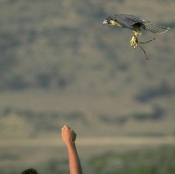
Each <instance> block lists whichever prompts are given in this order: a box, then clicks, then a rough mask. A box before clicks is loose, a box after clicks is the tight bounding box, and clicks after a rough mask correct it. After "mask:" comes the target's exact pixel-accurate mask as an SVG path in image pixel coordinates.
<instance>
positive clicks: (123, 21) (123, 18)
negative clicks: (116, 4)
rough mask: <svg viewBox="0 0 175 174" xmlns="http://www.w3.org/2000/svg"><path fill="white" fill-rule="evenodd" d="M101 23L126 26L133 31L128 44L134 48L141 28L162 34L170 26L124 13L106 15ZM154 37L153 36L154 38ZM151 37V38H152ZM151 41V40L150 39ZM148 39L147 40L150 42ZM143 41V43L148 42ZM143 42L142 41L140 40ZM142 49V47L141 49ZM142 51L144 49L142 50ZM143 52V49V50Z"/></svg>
mask: <svg viewBox="0 0 175 174" xmlns="http://www.w3.org/2000/svg"><path fill="white" fill-rule="evenodd" d="M103 24H109V25H113V26H117V27H121V28H127V29H130V30H132V31H133V32H134V36H133V37H132V39H131V41H130V44H131V46H132V47H134V48H136V47H137V46H138V38H137V37H138V36H141V34H142V33H141V29H144V30H147V31H150V32H152V33H156V34H162V33H165V32H167V31H168V30H169V29H170V28H167V27H163V26H160V25H157V24H153V23H151V22H150V21H148V20H145V19H143V18H139V17H136V16H133V15H126V14H114V15H111V16H109V17H107V18H106V19H105V20H104V21H103ZM154 39H155V38H154ZM154 39H153V40H154ZM150 41H152V40H150ZM150 41H148V42H150ZM148 42H145V43H148ZM142 43H144V42H142ZM142 50H143V49H142ZM143 51H144V50H143ZM144 52H145V51H144Z"/></svg>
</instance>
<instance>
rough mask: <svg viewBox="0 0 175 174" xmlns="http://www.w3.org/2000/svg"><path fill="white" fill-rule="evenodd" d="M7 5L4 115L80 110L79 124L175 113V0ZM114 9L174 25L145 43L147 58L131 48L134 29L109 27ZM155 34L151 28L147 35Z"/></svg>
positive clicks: (0, 47) (1, 72) (16, 1)
mask: <svg viewBox="0 0 175 174" xmlns="http://www.w3.org/2000/svg"><path fill="white" fill-rule="evenodd" d="M0 3H1V5H0V25H1V27H0V54H1V59H0V61H1V63H0V66H1V67H0V76H1V78H0V95H1V97H0V102H1V106H0V109H1V111H2V113H1V115H2V116H3V115H7V114H9V115H11V114H12V115H13V114H14V115H15V116H16V117H22V119H24V118H25V119H26V118H27V116H28V117H29V118H28V119H30V120H31V119H32V116H33V118H34V119H36V118H38V115H48V117H49V118H50V115H49V114H51V115H54V116H53V117H54V118H56V117H59V115H61V117H64V115H71V113H72V112H73V115H74V116H73V117H74V119H73V120H74V121H75V120H76V119H75V115H77V116H76V118H77V120H76V121H75V122H77V121H78V122H80V123H79V124H80V125H82V122H83V121H81V120H84V121H85V122H88V121H89V122H90V123H89V124H90V125H92V124H93V123H94V122H96V123H98V122H99V120H101V122H102V123H104V125H106V126H108V125H112V126H114V127H116V123H119V124H120V123H126V122H127V121H128V120H133V119H138V118H139V120H144V121H147V122H149V121H150V122H152V120H157V119H159V117H160V118H161V119H163V118H164V119H165V120H164V121H165V122H166V121H167V122H168V120H167V119H168V118H173V119H174V111H175V110H174V104H173V103H174V102H175V98H174V96H175V95H174V94H175V81H174V80H173V79H174V75H175V70H174V64H175V59H174V55H175V51H174V45H175V41H174V34H175V32H174V28H173V27H174V25H175V22H174V19H173V15H172V14H174V2H173V1H167V2H166V3H164V2H162V1H161V3H158V2H157V1H154V2H152V1H150V2H147V1H145V2H144V3H142V2H140V3H137V6H135V5H134V4H133V1H117V2H116V1H110V2H106V1H96V2H93V1H81V2H79V1H72V2H70V1H67V0H65V1H64V2H60V1H54V0H52V1H37V2H35V1H27V0H26V1H23V0H8V1H1V2H0ZM156 9H157V10H156ZM147 11H149V13H147ZM113 13H127V14H133V15H136V16H141V17H144V18H145V19H148V20H149V19H150V20H151V21H152V22H155V23H159V24H162V25H165V26H169V27H171V30H170V31H169V32H168V33H166V34H163V35H156V38H157V39H156V40H155V41H154V42H151V43H149V44H147V45H143V47H144V49H145V50H146V51H147V55H148V58H149V61H148V62H146V61H145V56H144V54H143V52H142V50H141V49H139V48H137V49H136V50H135V49H132V48H131V47H130V44H129V40H130V38H131V36H132V35H133V33H132V32H131V31H129V30H126V29H120V28H117V27H111V26H103V25H102V21H103V19H104V18H105V17H106V16H108V15H110V14H113ZM153 37H155V35H152V34H150V33H146V32H144V33H143V36H142V37H141V38H140V40H142V41H146V40H149V39H151V38H153ZM44 101H45V102H44ZM157 110H158V111H157ZM29 112H30V114H29ZM38 112H39V113H38ZM45 112H51V113H49V114H47V113H45ZM157 112H158V113H157ZM19 113H20V114H19ZM26 113H27V114H26ZM31 113H32V114H31ZM74 113H75V114H74ZM155 113H157V115H156V116H155ZM31 115H32V116H31ZM55 115H56V116H55ZM70 117H71V116H70ZM79 117H81V119H79ZM94 117H95V118H94ZM91 118H92V119H93V121H91V120H92V119H91ZM39 120H40V119H39ZM51 120H52V119H51ZM68 120H69V117H68ZM68 120H66V121H65V122H68V123H69V121H68ZM35 121H36V120H35ZM35 121H34V120H33V119H32V124H33V122H35ZM63 122H64V121H61V123H60V124H59V125H60V126H61V124H62V123H63ZM71 123H72V121H71ZM96 123H95V124H96ZM102 123H101V124H102ZM46 124H48V121H46ZM50 124H52V123H50ZM167 124H168V123H167ZM56 126H57V125H56ZM46 127H47V126H46ZM51 127H52V128H53V127H55V126H53V125H52V126H51ZM83 127H84V126H83ZM59 128H60V127H59ZM37 129H38V126H37ZM42 129H43V128H42ZM44 129H45V127H44ZM87 129H89V127H88V128H87ZM102 130H103V129H102ZM130 131H131V130H129V132H130ZM159 131H160V132H159ZM163 131H164V130H163ZM174 131H175V130H174V128H173V129H171V130H169V131H168V132H166V133H174ZM99 132H101V130H100V131H99ZM99 132H98V133H97V134H99ZM125 132H126V133H127V131H123V133H125ZM157 133H158V134H159V133H160V134H161V133H162V131H161V130H158V132H157ZM119 134H120V133H119ZM148 134H150V132H149V133H148ZM114 135H115V133H114Z"/></svg>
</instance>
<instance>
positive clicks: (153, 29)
mask: <svg viewBox="0 0 175 174" xmlns="http://www.w3.org/2000/svg"><path fill="white" fill-rule="evenodd" d="M144 29H145V30H148V31H151V32H153V33H157V34H163V33H165V32H167V31H168V30H169V29H170V28H167V27H163V26H160V25H157V24H152V23H151V22H146V23H145V24H144Z"/></svg>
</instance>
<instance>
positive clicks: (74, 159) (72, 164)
mask: <svg viewBox="0 0 175 174" xmlns="http://www.w3.org/2000/svg"><path fill="white" fill-rule="evenodd" d="M61 130H62V132H61V136H62V139H63V141H64V142H65V144H66V147H67V150H68V156H69V168H70V174H82V169H81V164H80V160H79V157H78V153H77V149H76V144H75V140H76V133H75V132H74V131H73V130H72V129H71V128H70V127H68V126H67V125H65V126H63V128H62V129H61Z"/></svg>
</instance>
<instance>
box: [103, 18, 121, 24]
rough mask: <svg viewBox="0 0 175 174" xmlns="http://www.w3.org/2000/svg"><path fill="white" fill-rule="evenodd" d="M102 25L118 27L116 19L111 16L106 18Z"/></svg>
mask: <svg viewBox="0 0 175 174" xmlns="http://www.w3.org/2000/svg"><path fill="white" fill-rule="evenodd" d="M104 24H108V25H115V26H119V24H118V22H117V19H115V18H114V17H112V16H109V17H107V18H106V19H105V20H104V21H103V25H104Z"/></svg>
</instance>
